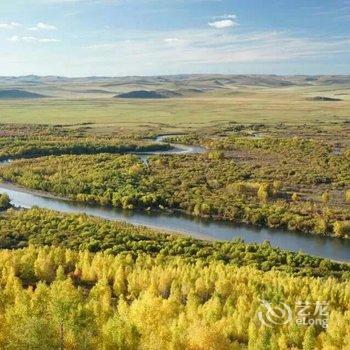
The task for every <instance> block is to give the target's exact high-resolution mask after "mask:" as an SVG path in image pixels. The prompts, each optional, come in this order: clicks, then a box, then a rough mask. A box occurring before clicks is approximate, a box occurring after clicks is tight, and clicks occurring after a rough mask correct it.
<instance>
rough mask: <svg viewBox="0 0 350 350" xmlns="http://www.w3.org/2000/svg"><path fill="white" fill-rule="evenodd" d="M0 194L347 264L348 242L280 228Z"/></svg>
mask: <svg viewBox="0 0 350 350" xmlns="http://www.w3.org/2000/svg"><path fill="white" fill-rule="evenodd" d="M162 140H163V138H162V137H159V138H158V139H157V141H158V142H162ZM204 151H205V150H204V149H203V148H201V147H187V146H183V145H174V148H173V149H172V150H169V151H165V152H155V153H161V154H174V153H177V154H179V153H180V154H181V153H202V152H204ZM150 154H151V153H149V154H143V155H141V156H140V157H141V158H142V159H143V161H147V157H149V155H150ZM152 154H154V153H152ZM0 192H2V193H7V194H8V195H9V196H10V198H11V203H12V204H13V205H14V206H18V207H23V208H31V207H33V206H37V207H40V208H45V209H52V210H56V211H60V212H64V213H85V214H88V215H93V216H96V217H100V218H104V219H108V220H118V221H125V222H128V223H131V224H135V225H144V226H148V227H152V228H157V229H161V230H166V231H176V232H180V233H183V234H186V235H191V236H194V237H196V238H204V239H214V240H232V239H235V238H242V239H243V240H244V241H246V242H257V243H261V242H264V241H269V242H270V243H271V245H272V246H274V247H279V248H283V249H287V250H290V251H295V252H298V251H302V252H304V253H307V254H310V255H315V256H319V257H325V258H330V259H333V260H338V261H346V262H350V240H345V239H337V238H331V237H323V236H316V235H307V234H303V233H298V232H291V231H286V230H281V229H276V230H272V229H268V228H256V227H253V226H248V225H237V224H234V223H230V222H221V221H216V220H213V219H198V218H194V217H192V216H189V215H186V214H180V213H165V212H156V213H155V212H144V211H142V212H140V211H125V210H121V209H116V208H109V207H102V206H92V205H89V204H84V203H76V202H72V201H66V200H62V199H58V198H55V197H53V196H47V195H46V194H44V193H41V192H39V191H28V190H26V189H23V188H21V187H19V186H15V185H12V184H0Z"/></svg>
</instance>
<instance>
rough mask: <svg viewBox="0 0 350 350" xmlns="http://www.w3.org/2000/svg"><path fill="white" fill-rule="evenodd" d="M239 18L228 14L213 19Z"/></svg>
mask: <svg viewBox="0 0 350 350" xmlns="http://www.w3.org/2000/svg"><path fill="white" fill-rule="evenodd" d="M236 18H237V16H236V15H234V14H227V15H222V16H214V17H213V19H236Z"/></svg>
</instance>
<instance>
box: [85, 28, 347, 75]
mask: <svg viewBox="0 0 350 350" xmlns="http://www.w3.org/2000/svg"><path fill="white" fill-rule="evenodd" d="M166 35H167V36H165V35H164V33H159V32H148V33H145V32H143V33H141V32H134V33H131V32H129V33H128V37H129V38H130V39H131V40H129V41H126V40H125V39H124V38H120V40H118V41H114V42H109V43H96V44H95V45H90V46H88V47H87V46H85V47H84V49H88V50H90V52H86V53H85V55H84V56H85V57H86V58H89V59H90V60H93V59H94V58H95V59H96V61H98V62H106V61H108V62H113V61H115V62H118V64H120V65H121V66H127V67H128V68H130V70H132V66H133V65H134V67H135V66H137V65H138V64H139V62H147V65H151V66H152V67H153V66H154V67H155V68H154V69H157V67H158V66H162V65H163V64H165V63H166V64H169V66H170V65H172V66H176V67H182V68H183V69H185V68H184V67H203V66H205V67H208V66H209V65H219V64H223V65H225V64H227V65H228V64H234V63H242V64H246V63H262V62H269V63H279V62H293V61H295V60H313V59H315V58H316V57H317V58H318V59H319V58H320V57H326V56H329V55H335V54H336V55H338V54H340V53H350V45H349V39H346V38H341V39H328V40H324V39H317V38H308V37H299V36H296V35H291V34H288V33H285V32H278V31H268V32H253V33H248V34H232V33H230V32H224V33H218V32H217V31H212V30H211V29H206V30H182V31H173V32H167V33H166ZM179 38H181V39H179ZM176 39H178V40H179V41H180V42H181V46H179V45H178V44H177V43H179V41H177V40H176ZM164 43H170V44H172V43H176V45H164ZM101 64H102V63H101ZM145 66H146V64H145V65H144V66H143V67H144V68H145ZM145 69H146V68H145Z"/></svg>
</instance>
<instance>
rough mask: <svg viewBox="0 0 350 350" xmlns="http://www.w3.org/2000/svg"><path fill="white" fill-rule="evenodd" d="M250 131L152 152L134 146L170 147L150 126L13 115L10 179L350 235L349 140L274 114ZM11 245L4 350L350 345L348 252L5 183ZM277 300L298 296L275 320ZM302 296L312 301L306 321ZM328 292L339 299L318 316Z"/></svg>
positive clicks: (2, 273) (3, 267)
mask: <svg viewBox="0 0 350 350" xmlns="http://www.w3.org/2000/svg"><path fill="white" fill-rule="evenodd" d="M256 129H257V130H259V132H261V130H260V129H263V130H265V129H264V128H261V127H260V126H257V128H256ZM239 130H241V128H240V127H239V126H237V125H234V126H232V125H231V126H230V125H229V126H227V129H225V130H224V129H220V130H218V129H214V128H213V129H205V130H203V132H201V133H188V134H186V135H184V136H174V135H170V136H169V139H168V141H169V142H173V143H182V144H188V145H201V146H203V147H205V148H206V152H205V153H203V154H177V155H175V154H172V155H164V154H163V155H152V156H149V157H148V159H147V161H145V160H144V159H140V157H139V156H138V155H137V154H126V153H129V152H132V153H134V152H135V153H137V152H147V151H150V150H166V149H170V148H171V147H172V146H171V145H170V144H159V143H153V142H152V138H153V139H154V137H155V136H156V135H155V134H154V133H152V132H151V131H145V132H140V133H136V132H133V133H132V132H129V133H115V134H109V135H97V134H94V132H93V131H92V130H91V129H90V128H89V126H79V127H78V126H75V125H73V126H70V127H61V126H57V125H56V126H32V125H25V126H23V125H22V126H14V125H6V126H0V146H1V147H0V157H1V159H2V160H7V159H11V160H12V161H11V162H10V163H7V164H6V165H4V166H0V181H4V182H10V183H13V184H18V185H21V186H24V187H25V188H28V189H36V190H41V191H45V192H49V193H51V194H54V195H57V196H60V197H64V198H67V199H69V200H72V201H79V202H86V203H91V204H92V205H102V206H106V207H117V208H122V209H124V210H127V211H132V210H145V211H167V212H168V213H172V212H183V213H188V214H190V215H192V216H198V217H211V218H214V219H216V220H227V221H231V222H234V223H246V224H250V225H256V226H261V227H269V228H284V229H288V230H292V231H301V233H300V234H316V235H325V236H326V235H328V236H332V238H329V239H337V240H345V239H348V238H349V237H350V202H349V201H350V188H349V183H350V178H349V176H350V175H349V168H350V152H349V148H348V147H347V146H344V147H343V148H341V149H340V151H339V152H338V149H337V147H338V146H337V147H336V146H335V145H334V144H332V143H330V142H328V141H327V140H325V139H324V138H321V139H320V138H319V137H318V133H314V137H306V136H305V135H298V136H293V137H289V136H286V135H282V134H278V135H274V134H273V133H275V132H276V130H275V129H273V131H272V130H271V133H270V134H268V135H260V136H259V137H257V136H256V135H254V134H249V132H250V131H251V132H255V131H256V130H255V128H253V129H251V130H250V129H249V127H248V129H247V128H243V129H242V131H239ZM247 130H248V131H249V132H248V131H247ZM265 132H266V130H265ZM278 132H281V131H280V130H278ZM272 134H273V136H271V135H272ZM252 135H253V136H252ZM280 234H283V233H280ZM0 249H1V250H0V348H1V349H11V350H17V349H29V350H37V349H40V350H41V349H44V350H45V349H47V350H51V349H53V350H55V349H57V350H62V349H65V350H79V349H81V350H83V349H84V350H85V349H91V350H95V349H97V350H115V349H119V350H158V349H164V350H270V349H272V350H296V349H302V350H314V349H325V350H338V349H344V350H347V349H350V348H349V344H350V334H349V329H350V311H349V305H350V284H349V279H350V265H349V264H348V263H346V262H337V261H333V260H329V259H323V258H319V257H315V256H310V255H307V254H303V253H302V252H291V251H286V250H283V249H280V248H276V247H272V246H271V244H270V243H269V242H264V243H262V244H257V243H245V242H244V241H243V240H242V239H236V240H232V241H215V240H204V239H196V238H193V237H190V236H186V235H182V234H177V233H172V234H170V233H165V232H160V231H158V230H155V229H151V228H146V227H143V226H134V225H131V224H127V223H123V222H116V221H108V220H104V219H100V218H97V217H92V216H88V215H84V214H64V213H59V212H55V211H51V210H45V209H40V208H36V207H34V208H31V209H23V208H13V207H11V203H10V198H9V196H8V195H6V194H0ZM264 303H265V304H264ZM266 303H271V305H273V306H274V307H278V306H280V305H281V303H285V304H287V305H288V306H289V307H290V309H291V312H292V316H291V319H290V320H289V322H286V323H281V324H280V323H278V324H277V323H276V324H274V323H273V324H264V323H262V322H261V320H260V318H259V317H258V315H260V314H261V315H265V316H263V317H266V313H267V312H268V310H266ZM300 303H307V305H308V306H309V312H308V315H307V317H306V318H305V320H306V321H305V322H306V323H305V324H303V325H300V324H298V317H297V316H298V312H299V311H300V310H299V307H300ZM320 303H322V304H325V305H326V306H327V313H326V314H324V315H323V316H322V317H323V318H322V319H321V321H322V322H321V323H319V324H315V323H313V322H312V321H313V320H314V318H313V316H314V315H316V314H317V312H319V309H318V308H319V305H320ZM298 310H299V311H298Z"/></svg>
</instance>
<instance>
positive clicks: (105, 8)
mask: <svg viewBox="0 0 350 350" xmlns="http://www.w3.org/2000/svg"><path fill="white" fill-rule="evenodd" d="M179 73H237V74H245V73H273V74H350V0H327V1H326V0H293V1H292V0H269V1H267V0H0V75H26V74H39V75H65V76H88V75H89V76H91V75H104V76H121V75H158V74H179Z"/></svg>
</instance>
